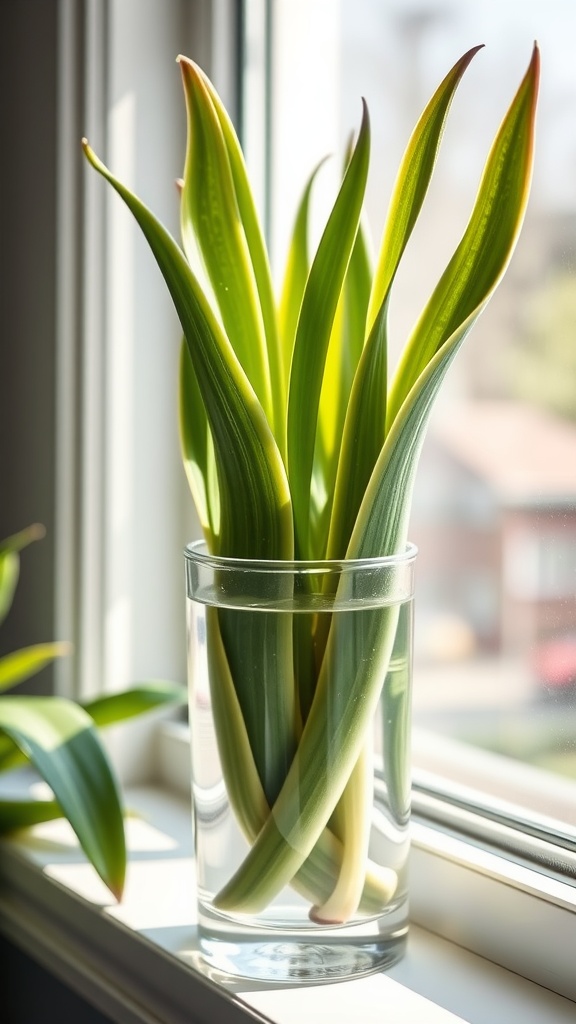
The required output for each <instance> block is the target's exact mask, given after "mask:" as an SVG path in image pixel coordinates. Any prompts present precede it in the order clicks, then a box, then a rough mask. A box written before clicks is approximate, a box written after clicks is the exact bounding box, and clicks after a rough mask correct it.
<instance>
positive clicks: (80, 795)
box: [0, 696, 126, 899]
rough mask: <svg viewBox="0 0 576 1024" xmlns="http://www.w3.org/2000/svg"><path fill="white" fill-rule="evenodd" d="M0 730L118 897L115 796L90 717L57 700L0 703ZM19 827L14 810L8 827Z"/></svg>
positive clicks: (120, 854) (119, 829) (119, 828)
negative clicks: (46, 787)
mask: <svg viewBox="0 0 576 1024" xmlns="http://www.w3.org/2000/svg"><path fill="white" fill-rule="evenodd" d="M0 729H2V730H3V731H4V732H5V733H6V734H7V735H8V736H9V737H10V738H11V739H12V740H13V741H14V743H16V744H17V745H18V747H19V748H20V749H21V750H22V752H23V753H24V754H26V756H27V757H28V758H29V759H30V760H31V762H32V764H33V765H34V767H35V768H36V769H37V771H38V772H39V773H40V775H41V776H42V778H43V779H44V781H45V782H47V783H48V785H49V786H50V788H51V790H52V791H53V793H54V796H55V798H56V800H57V802H58V804H59V806H60V807H61V809H62V812H63V813H64V814H65V816H66V818H67V819H68V821H69V822H70V824H71V826H72V828H73V829H74V831H75V833H76V835H77V837H78V840H79V842H80V845H81V846H82V849H83V850H84V852H85V854H86V856H87V857H88V859H89V860H90V861H91V863H92V864H93V865H94V867H95V869H96V871H97V872H98V874H99V875H100V877H101V878H102V880H103V882H104V883H105V884H106V885H107V886H108V888H109V889H110V891H111V892H112V893H113V894H114V896H115V897H116V898H117V899H120V897H121V895H122V889H123V886H124V874H125V867H126V846H125V840H124V823H123V818H122V806H121V802H120V793H119V790H118V785H117V782H116V779H115V777H114V776H113V774H112V771H111V769H110V765H109V763H108V759H107V757H106V755H105V753H104V751H103V749H102V747H101V745H100V741H99V739H98V734H97V732H96V730H95V728H94V725H93V722H92V720H91V718H90V716H89V715H88V714H87V713H86V712H85V711H84V710H83V709H82V708H80V707H79V706H78V705H77V704H73V703H72V702H71V701H67V700H64V699H62V698H59V697H13V696H6V697H3V698H2V700H1V701H0ZM21 823H22V808H21V807H20V808H15V816H14V819H13V821H12V824H10V821H9V819H8V817H7V813H6V806H5V807H4V827H5V828H15V827H19V825H20V824H21Z"/></svg>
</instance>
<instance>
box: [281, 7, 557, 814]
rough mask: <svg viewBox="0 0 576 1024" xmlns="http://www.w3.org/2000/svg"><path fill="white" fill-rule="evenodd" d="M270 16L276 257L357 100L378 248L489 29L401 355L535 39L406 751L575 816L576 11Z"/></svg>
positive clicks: (416, 243)
mask: <svg viewBox="0 0 576 1024" xmlns="http://www.w3.org/2000/svg"><path fill="white" fill-rule="evenodd" d="M273 10H274V40H275V49H274V51H273V61H272V68H273V80H272V88H273V97H274V114H273V117H272V124H273V134H272V136H271V146H272V161H271V166H272V173H273V176H272V197H273V202H272V213H273V221H272V223H273V227H274V232H273V252H274V259H275V262H276V269H277V271H278V268H279V266H280V264H281V262H282V260H283V258H284V253H285V250H286V240H287V234H288V230H289V227H290V222H291V217H292V216H293V213H294V207H295V203H296V201H297V197H298V195H299V193H300V191H301V189H302V187H303V185H304V181H305V178H306V176H307V174H308V173H309V171H310V169H311V168H312V167H313V166H314V164H315V162H316V161H317V160H318V159H320V158H321V157H323V156H324V155H325V154H326V153H327V152H332V153H339V154H342V153H343V151H344V149H345V146H346V143H347V140H348V139H349V136H350V132H351V131H352V130H354V129H355V128H357V127H358V123H359V120H360V97H361V96H365V97H366V98H367V101H368V105H369V108H370V114H371V122H372V131H373V144H372V163H371V177H370V184H369V192H368V203H367V212H368V220H369V224H370V228H371V233H372V235H373V238H374V241H375V244H376V243H377V242H378V241H379V234H380V231H381V228H382V224H383V220H384V216H385V211H386V206H387V202H388V198H389V195H390V190H391V186H392V183H393V180H394V176H395V173H396V169H397V167H398V163H399V160H400V157H401V155H402V152H403V149H404V146H405V144H406V142H407V139H408V137H409V134H410V131H411V129H412V127H413V125H414V123H415V121H416V119H417V117H418V116H419V113H420V112H421V110H422V109H423V107H424V105H425V103H426V102H427V100H428V99H429V97H430V96H431V94H432V92H433V91H434V89H435V88H436V86H437V85H438V83H439V82H440V80H441V78H442V77H443V76H444V75H445V73H446V72H447V71H448V69H449V68H450V67H451V65H452V64H453V63H454V62H455V61H456V59H457V58H458V57H459V56H460V55H461V54H462V53H464V51H465V50H467V49H468V48H469V47H471V46H473V45H475V44H477V43H482V42H484V43H486V49H485V50H483V51H482V52H481V53H480V54H479V55H477V56H476V58H475V59H474V61H473V64H472V66H471V67H470V68H469V70H468V71H467V73H466V75H465V79H464V81H463V83H462V85H461V87H460V89H459V92H458V95H457V96H456V99H455V101H454V104H453V107H452V111H451V114H450V118H449V121H448V126H447V129H446V133H445V137H444V142H443V146H442V150H441V153H440V158H439V162H438V166H437V170H436V173H435V177H434V180H433V184H432V187H431V189H430V193H429V196H428V199H427V202H426V204H425V210H424V213H423V216H422V218H421V221H420V223H419V225H418V227H417V229H416V231H415V233H414V236H413V241H412V242H411V243H410V246H409V251H408V252H407V258H406V260H405V261H404V263H403V265H402V267H401V271H400V273H399V276H398V280H397V282H396V285H395V289H394V292H393V300H392V308H391V339H392V340H391V361H392V363H394V361H395V359H396V358H397V354H398V351H399V349H400V347H401V346H402V345H403V343H404V341H405V339H406V337H407V334H408V332H409V330H410V328H411V326H412V324H413V323H414V321H415V319H416V317H417V316H418V314H419V312H420V311H421V309H422V307H423V304H424V303H425V301H426V299H427V297H428V295H429V294H430V290H431V288H432V287H433V286H434V284H435V282H436V280H437V278H438V276H439V274H440V273H441V271H442V270H443V268H444V266H445V265H446V262H447V260H448V259H449V257H450V255H451V253H452V251H453V249H454V247H455V245H456V244H457V242H458V240H459V238H460V236H461V233H462V231H463V228H464V226H465V224H466V220H467V217H468V214H469V212H470V209H471V206H472V203H473V200H474V196H475V191H476V187H477V184H478V181H479V177H480V173H481V170H482V165H483V162H484V159H485V157H486V154H487V152H488V148H489V146H490V142H491V139H492V138H493V136H494V134H495V132H496V130H497V128H498V125H499V123H500V120H501V118H502V116H503V114H504V112H505V110H506V108H507V106H508V104H509V102H510V100H511V98H512V95H513V93H514V91H515V89H516V87H517V85H518V83H519V81H520V79H521V77H522V75H523V73H524V70H525V68H526V66H527V64H528V61H529V58H530V54H531V49H532V43H533V40H534V39H535V38H536V39H538V41H539V44H540V47H541V51H542V85H541V102H540V112H539V121H538V132H537V150H536V166H535V174H534V182H533V191H532V197H531V201H530V205H529V209H528V214H527V217H526V222H525V228H524V232H523V235H522V237H521V240H520V243H519V245H518V247H517V250H516V253H515V255H514V257H513V261H512V264H511V266H510V268H509V271H508V273H507V276H506V278H505V280H504V282H503V284H502V285H501V287H500V288H499V290H498V292H497V294H496V296H495V298H494V299H493V300H492V302H491V303H490V305H489V307H488V309H487V311H486V312H485V313H484V314H483V316H482V317H481V319H480V321H479V322H478V324H477V325H476V327H475V328H474V330H473V332H472V334H471V336H470V338H469V339H467V342H466V345H465V348H464V350H463V351H462V353H461V354H460V355H459V357H458V359H457V361H456V364H455V365H454V367H453V369H452V370H451V373H450V377H449V379H448V381H447V383H446V385H445V388H444V393H443V396H442V399H441V401H440V403H439V404H438V407H437V409H436V411H435V414H434V417H433V422H432V424H431V428H430V431H429V436H428V439H427V442H426V446H425V450H424V453H423V456H422V461H421V467H420V473H419V478H418V484H417V488H416V494H415V500H414V510H413V517H412V527H411V539H412V540H413V541H415V542H416V543H417V544H418V546H419V547H420V556H419V568H418V584H417V606H416V607H417V615H416V619H417V627H416V652H415V653H416V677H415V694H414V712H415V727H416V728H415V759H416V764H417V765H418V764H420V765H421V766H422V767H424V768H425V769H426V770H428V771H431V772H433V773H440V774H444V773H447V774H448V776H451V777H452V779H453V780H454V781H455V782H456V781H457V782H458V783H460V784H466V785H472V786H478V787H480V788H481V789H484V788H486V789H489V790H491V792H492V793H493V794H494V795H495V796H497V797H500V798H503V799H506V800H511V801H513V802H514V803H520V804H522V805H523V806H524V807H527V808H530V809H532V810H536V811H538V812H539V813H540V814H544V815H546V814H547V815H551V816H554V817H558V818H560V819H561V820H563V821H564V822H572V824H574V823H576V819H575V812H574V809H573V808H574V806H575V804H576V801H575V800H574V796H575V795H576V788H575V787H574V782H575V780H576V185H575V180H576V177H575V171H576V116H575V114H574V111H575V110H576V64H575V63H574V58H573V40H574V39H575V38H576V6H575V5H574V4H573V3H571V2H570V0H524V2H523V3H518V2H517V0H485V2H484V3H483V4H478V3H475V2H473V0H340V2H339V3H332V2H323V0H317V2H312V3H310V2H300V0H290V2H288V0H284V2H283V0H280V2H278V3H277V4H275V5H274V8H273ZM331 163H332V167H331V168H330V167H328V168H327V169H326V170H325V171H324V170H323V171H322V178H321V179H319V184H318V186H317V195H316V199H317V205H318V207H319V208H320V211H322V206H323V202H324V201H325V196H326V195H328V196H331V195H332V194H333V193H332V188H331V186H332V185H333V184H334V182H335V181H336V179H337V176H338V160H333V161H332V162H331ZM330 174H332V175H333V178H332V182H331V180H330ZM320 181H321V182H322V184H320ZM318 221H319V223H321V222H322V212H320V213H319V215H318ZM439 737H442V742H439ZM486 752H489V755H490V756H488V754H487V753H486ZM500 758H504V759H505V760H504V761H501V760H499V759H500Z"/></svg>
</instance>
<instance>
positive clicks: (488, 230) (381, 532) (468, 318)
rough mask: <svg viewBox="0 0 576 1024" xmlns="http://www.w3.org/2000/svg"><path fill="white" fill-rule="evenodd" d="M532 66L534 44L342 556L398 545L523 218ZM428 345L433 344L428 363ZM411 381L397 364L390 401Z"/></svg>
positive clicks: (419, 333)
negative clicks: (452, 369)
mask: <svg viewBox="0 0 576 1024" xmlns="http://www.w3.org/2000/svg"><path fill="white" fill-rule="evenodd" d="M539 68H540V62H539V52H538V48H537V47H535V48H534V53H533V56H532V60H531V62H530V65H529V67H528V71H527V72H526V75H525V77H524V79H523V80H522V82H521V84H520V88H519V90H518V92H517V93H516V96H515V97H514V100H513V101H512V104H511V106H510V108H509V110H508V113H507V115H506V117H505V118H504V121H503V123H502V125H501V127H500V130H499V132H498V134H497V136H496V139H495V141H494V144H493V146H492V149H491V151H490V154H489V156H488V160H487V163H486V166H485V169H484V174H483V177H482V181H481V184H480V189H479V192H478V197H477V200H476V203H475V206H474V209H473V211H472V215H471V218H470V221H469V223H468V227H467V228H466V231H465V233H464V237H463V239H462V242H461V243H460V245H459V246H458V248H457V250H456V253H455V254H454V256H453V257H452V260H451V261H450V263H449V265H448V267H447V269H446V271H445V272H444V274H443V275H442V277H441V279H440V281H439V283H438V285H437V287H436V289H435V291H434V293H433V295H432V297H431V299H430V301H429V303H428V305H427V307H426V309H425V310H424V313H423V314H422V317H421V319H420V321H419V323H418V325H417V326H416V329H415V332H414V335H413V336H412V339H411V340H410V342H409V347H411V348H412V351H413V359H414V361H415V362H418V363H420V364H421V365H422V364H423V367H422V368H421V371H420V374H419V376H418V378H417V379H416V381H415V383H414V384H413V386H412V388H411V390H410V391H409V393H408V395H407V397H406V398H405V400H404V404H403V405H402V407H401V408H400V409H399V411H398V412H397V413H396V415H395V416H394V418H393V419H392V420H391V426H390V430H389V433H388V435H387V438H386V441H385V444H384V447H383V449H382V452H381V454H380V456H379V459H378V462H377V463H376V466H375V469H374V472H373V474H372V476H371V478H370V482H369V484H368V487H367V489H366V493H365V495H364V499H363V501H362V505H361V507H360V511H359V514H358V518H357V520H356V523H355V526H354V530H353V533H352V537H351V540H350V544H349V547H348V550H347V557H350V558H362V557H372V556H377V555H379V554H393V553H394V552H397V551H400V550H401V549H402V548H403V546H404V544H405V540H406V531H407V521H408V516H409V510H410V501H411V494H412V486H413V480H414V475H415V471H416V465H417V460H418V456H419V453H420V449H421V446H422V443H423V440H424V433H425V430H426V426H427V423H428V419H429V415H430V411H431V409H432V405H433V402H434V399H435V397H436V394H437V393H438V390H439V388H440V385H441V384H442V381H443V380H444V377H445V375H446V372H447V370H448V367H449V366H450V364H451V362H452V360H453V358H454V356H455V354H456V352H457V350H458V348H459V347H460V345H461V344H462V341H463V340H464V338H465V337H466V335H467V334H468V332H469V331H470V329H471V328H472V326H473V325H474V323H475V322H476V320H477V319H478V316H479V315H480V313H481V312H482V310H483V309H484V308H485V306H486V303H487V302H488V300H489V298H490V296H491V295H492V294H493V292H494V290H495V289H496V287H497V285H498V283H499V281H500V280H501V278H502V275H503V274H504V271H505V269H506V266H507V265H508V262H509V260H510V257H511V255H512V251H513V249H514V246H515V244H516V240H517V238H518V234H519V231H520V227H521V224H522V220H523V217H524V212H525V209H526V203H527V200H528V191H529V184H530V179H531V174H532V161H533V148H534V147H533V144H534V122H535V112H536V98H537V92H538V78H539ZM479 282H480V284H479ZM460 317H461V319H459V318H460ZM450 328H451V333H450V334H448V335H446V333H445V332H446V330H449V329H450ZM432 343H434V344H436V343H437V344H438V347H437V349H436V350H433V351H432V357H431V358H430V354H429V347H430V345H431V344H432ZM424 359H426V361H425V362H424ZM411 377H412V373H411V371H410V367H409V366H408V365H406V364H403V365H402V366H401V367H400V368H399V371H398V378H397V385H396V395H397V399H396V400H398V396H399V395H400V394H401V393H402V390H403V389H404V388H405V387H407V385H408V381H409V380H410V379H411Z"/></svg>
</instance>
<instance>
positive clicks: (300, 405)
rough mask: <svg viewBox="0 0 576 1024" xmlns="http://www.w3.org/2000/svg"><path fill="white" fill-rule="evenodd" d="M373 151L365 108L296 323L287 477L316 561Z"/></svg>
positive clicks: (299, 525) (301, 531)
mask: <svg viewBox="0 0 576 1024" xmlns="http://www.w3.org/2000/svg"><path fill="white" fill-rule="evenodd" d="M369 149H370V127H369V121H368V114H367V110H366V107H364V113H363V118H362V126H361V129H360V134H359V136H358V142H357V144H356V147H355V150H354V153H353V155H352V159H351V160H350V163H349V165H348V169H347V171H346V174H345V176H344V181H343V183H342V186H341V188H340V192H339V194H338V197H337V199H336V202H335V204H334V208H333V210H332V213H331V214H330V217H329V219H328V223H327V225H326V228H325V230H324V233H323V235H322V238H321V240H320V244H319V246H318V251H317V253H316V256H315V258H314V261H313V263H312V266H311V269H310V274H309V276H308V281H307V284H306V290H305V292H304V297H303V300H302V308H301V310H300V317H299V320H298V328H297V332H296V340H295V343H294V354H293V358H292V370H291V374H290V390H289V397H288V473H289V479H290V488H291V493H292V503H293V508H294V523H295V535H296V551H297V555H298V557H299V558H309V557H311V556H312V554H313V553H312V552H311V551H310V544H309V533H310V485H311V480H312V470H313V464H314V447H315V439H316V428H317V421H318V406H319V402H320V394H321V389H322V378H323V375H324V365H325V361H326V353H327V350H328V344H329V341H330V335H331V333H332V325H333V322H334V317H335V315H336V309H337V306H338V302H339V299H340V292H341V290H342V285H343V282H344V277H345V275H346V270H347V268H348V263H349V261H350V255H351V253H352V249H353V246H354V242H355V240H356V234H357V231H358V222H359V218H360V211H361V208H362V201H363V198H364V189H365V186H366V177H367V173H368V161H369Z"/></svg>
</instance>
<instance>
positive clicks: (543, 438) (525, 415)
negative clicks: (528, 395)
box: [431, 401, 576, 505]
mask: <svg viewBox="0 0 576 1024" xmlns="http://www.w3.org/2000/svg"><path fill="white" fill-rule="evenodd" d="M431 433H432V436H433V437H435V438H436V439H437V440H438V441H440V443H441V444H442V446H443V447H444V448H445V449H446V450H447V451H448V452H449V453H450V454H451V455H452V456H453V457H454V458H455V459H457V460H458V461H459V462H460V463H461V464H463V465H464V466H466V467H467V468H468V469H470V470H471V471H472V472H473V473H475V474H476V475H477V476H479V477H481V478H482V479H483V480H484V481H485V482H486V483H487V484H488V485H489V486H490V487H491V488H492V489H493V490H494V491H495V492H496V493H497V495H498V497H499V498H500V499H501V500H502V501H504V502H506V503H507V504H522V505H526V504H528V505H530V504H537V505H540V504H554V503H562V502H567V501H570V502H576V424H574V423H571V422H569V421H567V420H563V419H560V418H558V417H556V416H554V415H552V414H551V413H549V412H546V411H545V410H541V409H537V408H535V407H534V406H529V405H525V404H522V403H519V402H512V401H470V402H463V403H458V404H457V405H454V406H452V407H451V408H450V411H449V413H448V414H445V415H442V416H440V417H438V419H437V420H435V422H434V424H433V427H432V431H431Z"/></svg>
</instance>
